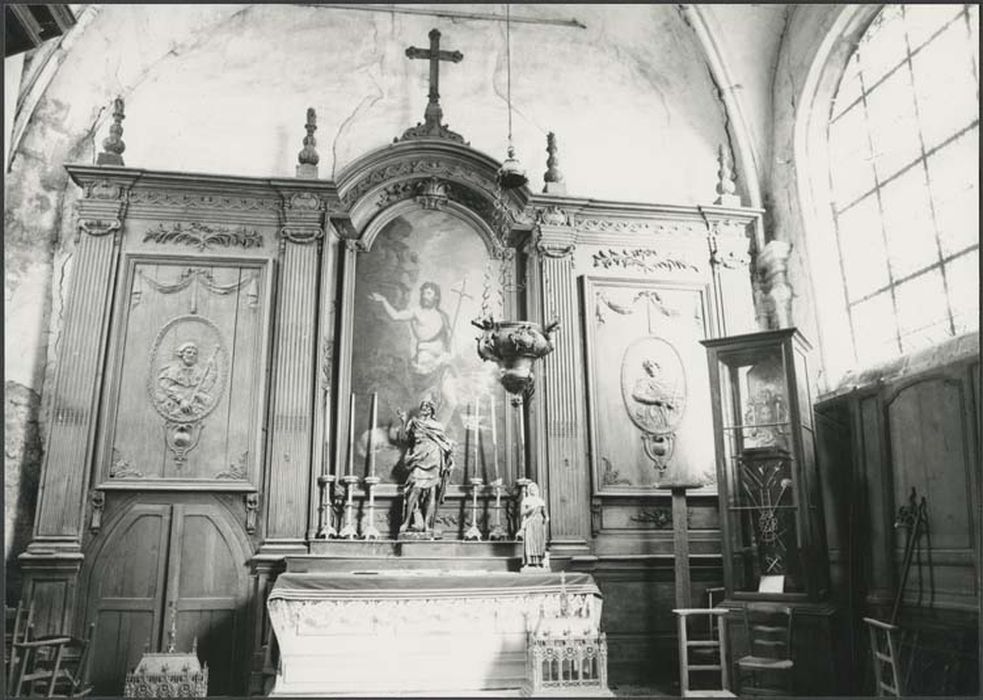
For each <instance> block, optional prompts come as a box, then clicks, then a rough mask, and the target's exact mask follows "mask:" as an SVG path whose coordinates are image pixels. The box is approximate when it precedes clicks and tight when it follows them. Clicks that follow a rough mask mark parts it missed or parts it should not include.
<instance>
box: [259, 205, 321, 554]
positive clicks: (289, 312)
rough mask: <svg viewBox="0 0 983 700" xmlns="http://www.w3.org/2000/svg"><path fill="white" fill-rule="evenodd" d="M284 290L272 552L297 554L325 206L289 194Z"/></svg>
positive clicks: (306, 508) (304, 506) (306, 504)
mask: <svg viewBox="0 0 983 700" xmlns="http://www.w3.org/2000/svg"><path fill="white" fill-rule="evenodd" d="M283 214H284V216H283V226H282V227H281V230H280V267H279V275H278V289H277V334H276V340H275V352H274V367H273V376H274V385H273V396H272V404H273V410H272V414H271V423H272V425H271V426H270V427H271V430H272V437H271V440H270V452H269V465H270V468H269V473H268V474H267V480H268V481H267V484H268V485H267V489H266V499H265V500H266V533H265V535H266V538H265V539H266V546H267V547H268V548H274V549H280V548H284V547H286V548H290V549H296V548H298V547H299V546H304V545H303V542H304V539H305V536H306V534H307V531H308V529H309V523H308V514H309V513H310V505H311V501H310V499H311V498H312V497H313V496H314V495H315V494H312V493H310V488H309V487H310V471H311V444H312V436H313V428H314V421H313V417H314V410H313V409H314V403H315V397H316V395H317V390H316V387H317V383H316V380H315V376H314V372H315V367H316V365H317V344H318V343H317V337H318V336H317V320H318V319H317V298H318V294H317V292H318V280H319V277H320V274H321V268H320V252H321V242H322V239H323V238H324V229H323V225H324V224H323V219H324V202H323V201H322V200H321V198H320V197H318V196H317V195H315V194H312V193H310V192H296V193H293V194H289V193H288V194H285V195H284V205H283Z"/></svg>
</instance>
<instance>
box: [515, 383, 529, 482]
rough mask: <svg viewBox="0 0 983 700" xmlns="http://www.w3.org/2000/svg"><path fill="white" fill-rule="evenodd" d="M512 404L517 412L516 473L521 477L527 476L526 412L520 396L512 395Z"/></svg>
mask: <svg viewBox="0 0 983 700" xmlns="http://www.w3.org/2000/svg"><path fill="white" fill-rule="evenodd" d="M512 405H513V406H515V409H516V411H517V412H518V414H519V469H518V473H519V474H522V478H524V479H528V478H529V469H528V466H527V464H526V412H525V406H524V402H523V401H522V396H521V395H519V396H513V397H512Z"/></svg>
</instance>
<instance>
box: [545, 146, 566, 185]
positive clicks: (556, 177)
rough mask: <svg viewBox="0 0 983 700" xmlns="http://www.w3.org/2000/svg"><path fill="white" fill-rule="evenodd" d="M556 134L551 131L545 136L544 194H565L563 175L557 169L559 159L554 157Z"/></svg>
mask: <svg viewBox="0 0 983 700" xmlns="http://www.w3.org/2000/svg"><path fill="white" fill-rule="evenodd" d="M556 150H557V148H556V134H554V133H553V132H552V131H551V132H549V133H548V134H546V153H547V154H548V155H547V157H546V172H545V173H544V174H543V181H544V182H545V183H546V184H545V185H544V186H543V192H545V193H546V194H566V193H567V186H566V184H564V182H563V173H561V172H560V169H559V168H558V167H557V166H558V165H559V164H560V159H559V158H557V157H556Z"/></svg>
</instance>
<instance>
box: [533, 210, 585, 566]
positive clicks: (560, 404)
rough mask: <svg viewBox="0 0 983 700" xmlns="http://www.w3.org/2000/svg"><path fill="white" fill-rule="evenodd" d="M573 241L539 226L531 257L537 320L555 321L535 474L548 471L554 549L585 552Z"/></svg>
mask: <svg viewBox="0 0 983 700" xmlns="http://www.w3.org/2000/svg"><path fill="white" fill-rule="evenodd" d="M574 237H575V233H574V231H572V230H571V229H570V228H569V227H551V226H547V225H541V226H540V227H539V230H538V236H537V241H536V252H537V254H538V258H539V265H538V266H539V270H540V286H541V292H542V294H541V299H540V302H541V304H542V318H543V320H544V322H546V323H549V322H550V321H551V320H552V319H554V318H558V319H559V320H560V322H561V324H563V325H561V327H560V329H559V331H558V332H557V333H556V334H555V335H554V337H553V346H554V351H553V352H552V353H550V354H549V355H547V356H546V357H544V358H543V364H542V367H541V374H542V384H541V386H542V387H543V395H542V396H540V397H539V398H538V402H539V403H540V410H543V411H545V416H544V420H542V421H541V425H545V435H544V438H545V439H543V440H540V441H539V442H540V443H541V444H543V445H544V446H545V450H544V461H543V463H542V465H541V466H540V471H541V473H542V472H543V471H547V472H548V483H549V491H548V496H549V506H550V510H549V512H550V525H551V530H550V540H551V546H552V547H553V549H554V550H562V549H563V548H564V547H570V548H573V549H581V548H586V547H587V539H588V537H589V535H590V514H589V509H588V501H589V500H590V498H589V495H590V483H589V468H588V461H587V446H586V444H585V441H584V435H585V431H583V430H581V429H580V426H582V425H585V424H586V417H585V416H584V385H583V365H582V361H583V360H582V357H581V351H580V343H579V337H580V333H579V318H580V315H579V311H578V307H579V305H578V303H577V287H576V282H575V279H574V262H573V250H574Z"/></svg>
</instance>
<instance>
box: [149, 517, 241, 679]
mask: <svg viewBox="0 0 983 700" xmlns="http://www.w3.org/2000/svg"><path fill="white" fill-rule="evenodd" d="M173 531H174V534H173V542H174V544H173V545H172V551H173V553H174V554H173V555H172V562H173V564H172V568H171V569H170V573H169V576H168V582H169V583H168V599H169V600H173V601H175V605H176V608H177V620H178V621H177V631H178V639H177V648H178V649H190V648H191V645H192V644H193V643H194V641H195V639H197V643H198V657H199V658H200V659H202V661H203V662H206V663H207V664H208V674H209V675H208V693H209V695H230V694H241V693H242V692H243V690H244V687H243V686H242V683H243V682H244V681H245V669H244V668H243V667H242V660H243V658H244V653H243V652H244V650H245V649H246V646H245V645H244V642H245V640H244V639H243V638H242V637H244V636H245V632H246V630H247V629H248V628H247V626H246V623H245V612H246V601H245V594H246V592H247V581H246V575H245V563H246V562H245V559H244V555H245V552H243V551H242V547H241V546H240V544H239V543H238V542H237V541H236V538H235V533H234V532H233V531H232V529H231V527H230V523H229V522H228V521H227V520H226V518H225V517H224V516H223V514H222V511H221V510H220V509H219V507H218V506H216V505H211V504H189V505H183V504H182V505H175V506H174V526H173ZM240 671H241V672H240Z"/></svg>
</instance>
